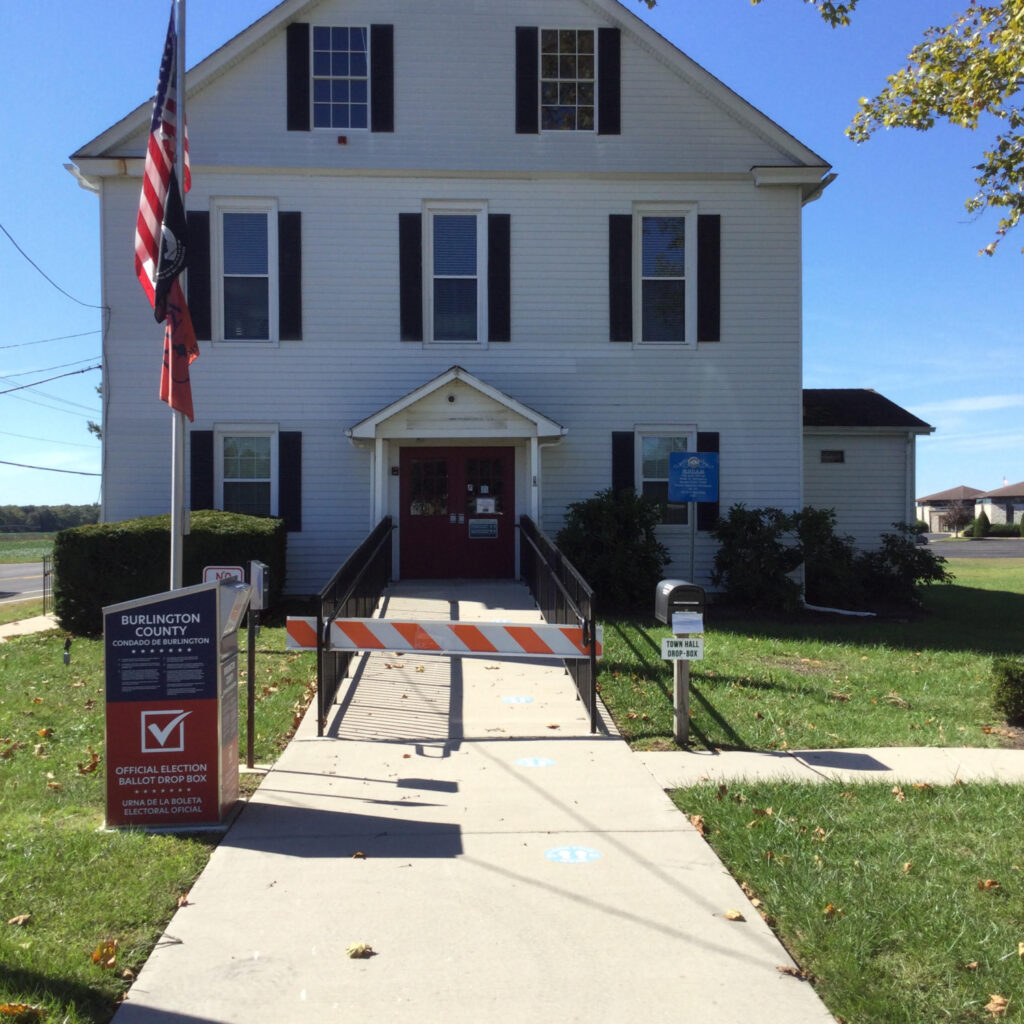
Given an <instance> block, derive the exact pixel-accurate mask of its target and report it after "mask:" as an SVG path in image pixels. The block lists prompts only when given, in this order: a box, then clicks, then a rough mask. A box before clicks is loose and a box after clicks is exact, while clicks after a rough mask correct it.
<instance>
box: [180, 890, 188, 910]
mask: <svg viewBox="0 0 1024 1024" xmlns="http://www.w3.org/2000/svg"><path fill="white" fill-rule="evenodd" d="M188 905H189V903H188V893H187V892H183V893H181V895H180V896H178V909H179V910H180V909H181V908H182V907H187V906H188Z"/></svg>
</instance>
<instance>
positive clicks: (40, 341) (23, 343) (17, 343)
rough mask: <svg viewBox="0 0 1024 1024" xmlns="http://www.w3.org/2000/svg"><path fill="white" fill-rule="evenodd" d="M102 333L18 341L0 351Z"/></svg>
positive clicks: (62, 335) (84, 332) (82, 333)
mask: <svg viewBox="0 0 1024 1024" xmlns="http://www.w3.org/2000/svg"><path fill="white" fill-rule="evenodd" d="M102 333H103V332H102V331H81V332H80V333H78V334H61V335H58V336H57V337H56V338H40V339H39V340H38V341H18V342H15V343H14V344H13V345H0V351H2V350H3V349H5V348H25V347H26V346H27V345H45V344H46V343H47V342H49V341H67V340H68V339H70V338H85V337H87V336H88V335H90V334H102Z"/></svg>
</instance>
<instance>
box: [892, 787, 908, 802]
mask: <svg viewBox="0 0 1024 1024" xmlns="http://www.w3.org/2000/svg"><path fill="white" fill-rule="evenodd" d="M892 795H893V796H894V797H896V799H897V801H898V802H899V803H903V801H904V800H906V799H907V794H906V793H904V792H903V790H902V788H901V787H899V786H893V787H892Z"/></svg>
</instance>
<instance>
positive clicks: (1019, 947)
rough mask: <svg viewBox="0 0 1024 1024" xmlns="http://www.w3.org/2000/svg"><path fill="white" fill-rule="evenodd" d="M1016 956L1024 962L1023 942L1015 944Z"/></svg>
mask: <svg viewBox="0 0 1024 1024" xmlns="http://www.w3.org/2000/svg"><path fill="white" fill-rule="evenodd" d="M1017 956H1019V957H1020V958H1021V959H1022V960H1024V942H1018V943H1017Z"/></svg>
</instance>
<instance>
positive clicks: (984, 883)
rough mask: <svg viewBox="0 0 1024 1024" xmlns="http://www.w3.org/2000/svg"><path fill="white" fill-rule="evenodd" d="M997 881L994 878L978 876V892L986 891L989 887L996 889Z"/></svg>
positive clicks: (997, 886)
mask: <svg viewBox="0 0 1024 1024" xmlns="http://www.w3.org/2000/svg"><path fill="white" fill-rule="evenodd" d="M998 888H999V883H998V882H997V881H996V880H995V879H994V878H979V879H978V889H979V891H980V892H988V891H989V890H991V889H998Z"/></svg>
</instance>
